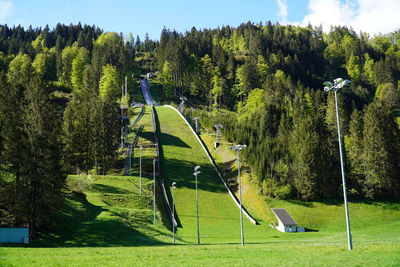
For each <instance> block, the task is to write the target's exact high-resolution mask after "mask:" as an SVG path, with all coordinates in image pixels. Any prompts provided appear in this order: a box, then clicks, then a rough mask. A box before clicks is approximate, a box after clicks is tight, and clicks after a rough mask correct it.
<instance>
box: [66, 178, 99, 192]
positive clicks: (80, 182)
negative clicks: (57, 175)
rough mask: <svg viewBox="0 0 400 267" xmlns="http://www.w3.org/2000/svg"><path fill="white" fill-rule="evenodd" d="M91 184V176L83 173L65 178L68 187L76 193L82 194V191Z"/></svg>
mask: <svg viewBox="0 0 400 267" xmlns="http://www.w3.org/2000/svg"><path fill="white" fill-rule="evenodd" d="M92 182H93V179H92V175H90V174H89V175H88V174H85V173H79V174H77V175H76V176H69V177H68V178H67V184H68V187H69V188H70V189H71V191H73V192H76V193H83V191H85V190H87V189H88V188H89V187H90V186H91V185H92Z"/></svg>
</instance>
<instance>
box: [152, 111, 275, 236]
mask: <svg viewBox="0 0 400 267" xmlns="http://www.w3.org/2000/svg"><path fill="white" fill-rule="evenodd" d="M156 110H157V114H158V119H159V122H160V137H159V142H160V145H162V150H163V156H164V161H163V165H162V168H163V175H164V178H165V180H166V186H170V185H171V183H172V182H176V183H177V189H175V191H174V192H175V193H174V195H175V206H176V211H177V216H178V219H179V221H180V223H181V227H179V228H178V231H177V234H178V238H179V240H180V242H182V243H194V242H197V228H196V206H195V203H196V202H195V178H194V176H193V172H194V171H193V168H194V167H195V166H196V165H200V166H201V169H200V171H201V174H200V175H199V184H198V186H199V216H200V235H201V242H202V243H206V244H215V243H240V221H239V209H238V207H237V206H236V205H235V204H234V202H233V201H232V199H231V197H230V196H229V194H228V192H227V190H226V189H225V187H224V185H223V183H222V181H221V180H220V178H219V177H218V175H217V173H216V172H215V170H214V168H213V167H212V165H211V163H210V161H209V159H208V158H207V156H206V154H205V152H204V151H203V149H202V148H201V145H200V144H199V142H198V141H197V139H196V137H195V136H194V135H193V133H192V131H191V130H190V128H189V127H188V126H187V125H186V123H185V122H184V120H183V119H182V118H181V117H180V116H179V114H178V113H177V112H176V111H175V110H173V109H171V108H169V107H157V108H156ZM244 226H245V231H246V233H245V235H246V240H248V241H251V242H261V241H265V240H266V236H267V232H268V231H269V229H268V227H267V226H265V225H263V226H254V225H253V224H251V223H250V221H249V220H248V219H247V218H246V217H245V218H244Z"/></svg>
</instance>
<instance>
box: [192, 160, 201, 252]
mask: <svg viewBox="0 0 400 267" xmlns="http://www.w3.org/2000/svg"><path fill="white" fill-rule="evenodd" d="M199 169H200V166H196V167H194V173H193V175H194V176H195V177H196V219H197V245H200V222H199V195H198V191H197V176H198V175H199V174H200V171H199Z"/></svg>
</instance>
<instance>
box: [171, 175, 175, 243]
mask: <svg viewBox="0 0 400 267" xmlns="http://www.w3.org/2000/svg"><path fill="white" fill-rule="evenodd" d="M175 188H176V182H173V183H172V190H171V192H172V232H173V237H172V239H173V240H174V244H175V209H174V189H175Z"/></svg>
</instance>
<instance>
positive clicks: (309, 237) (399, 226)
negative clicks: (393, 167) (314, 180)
mask: <svg viewBox="0 0 400 267" xmlns="http://www.w3.org/2000/svg"><path fill="white" fill-rule="evenodd" d="M201 138H202V139H203V141H204V142H205V144H206V145H207V146H208V147H209V150H210V151H211V153H212V155H213V157H214V159H215V160H216V162H217V164H218V165H219V167H220V169H222V170H223V171H224V172H225V174H226V176H227V177H228V178H231V177H234V176H236V175H237V165H236V164H237V163H236V161H235V159H236V156H235V154H234V153H233V152H232V150H231V149H230V146H231V145H232V144H230V143H228V142H225V141H223V142H222V144H221V146H220V147H218V149H217V150H214V149H212V145H213V141H214V137H213V136H212V135H210V134H208V133H203V134H202V135H201ZM242 174H243V176H242V182H243V187H242V188H243V203H244V206H245V207H246V208H247V209H248V210H249V212H250V213H251V214H252V215H254V216H255V217H256V218H258V219H259V220H260V222H261V224H269V223H273V222H276V219H275V216H274V215H273V213H272V211H271V208H285V209H287V210H288V212H289V213H290V214H291V215H292V216H293V218H294V219H295V220H296V222H297V223H298V224H299V225H301V226H304V227H307V228H309V229H313V230H317V231H318V232H309V233H296V234H285V233H279V232H277V231H275V233H276V235H274V237H275V238H273V239H272V240H275V241H278V240H281V241H285V242H287V241H289V242H294V243H298V242H300V243H301V242H304V243H322V244H328V243H342V244H345V243H346V240H347V239H346V225H345V218H344V207H343V204H342V200H341V199H338V200H333V199H330V200H325V201H321V202H302V201H297V200H288V201H287V200H272V199H267V198H266V197H264V196H263V195H262V194H261V192H260V190H259V187H258V186H257V185H256V182H255V181H254V178H252V177H251V176H250V174H249V173H246V172H242ZM349 210H350V217H351V229H352V236H353V242H354V244H355V246H357V245H361V244H368V243H376V244H379V243H391V244H393V245H395V246H397V248H398V250H399V252H400V202H399V201H398V200H385V201H362V202H352V201H350V203H349ZM271 230H272V229H271ZM272 231H274V230H272Z"/></svg>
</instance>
